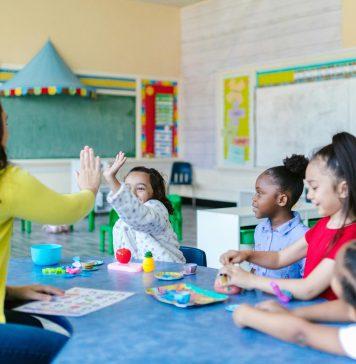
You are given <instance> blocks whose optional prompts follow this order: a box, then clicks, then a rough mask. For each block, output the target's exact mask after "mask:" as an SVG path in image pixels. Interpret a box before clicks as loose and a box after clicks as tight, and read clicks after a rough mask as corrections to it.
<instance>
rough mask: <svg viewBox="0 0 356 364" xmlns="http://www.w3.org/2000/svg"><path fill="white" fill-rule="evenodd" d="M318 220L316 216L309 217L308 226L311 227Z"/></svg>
mask: <svg viewBox="0 0 356 364" xmlns="http://www.w3.org/2000/svg"><path fill="white" fill-rule="evenodd" d="M318 221H319V218H316V219H309V220H308V226H309V227H310V228H312V227H313V226H314V225H316V223H317V222H318Z"/></svg>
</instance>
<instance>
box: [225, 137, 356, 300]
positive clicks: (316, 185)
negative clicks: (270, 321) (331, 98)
mask: <svg viewBox="0 0 356 364" xmlns="http://www.w3.org/2000/svg"><path fill="white" fill-rule="evenodd" d="M306 182H307V184H308V186H309V189H308V191H309V192H308V198H309V199H310V200H312V202H313V204H314V205H315V206H316V207H317V208H318V212H319V214H320V215H322V216H325V217H323V218H322V219H320V220H319V222H318V223H317V224H316V225H315V226H314V227H313V228H312V229H310V230H309V231H308V232H307V233H306V234H305V236H304V237H302V238H301V239H299V240H297V241H296V242H295V243H294V244H292V245H290V246H289V247H287V248H286V249H283V250H281V251H279V252H260V251H259V252H257V251H252V250H246V251H235V250H230V251H228V252H226V253H224V254H223V255H222V256H221V257H220V261H221V263H222V264H223V265H224V267H223V268H222V269H221V270H220V273H221V274H226V275H227V277H228V280H227V283H226V285H236V286H238V287H241V288H246V289H254V288H255V289H259V290H262V291H264V292H267V293H271V294H273V293H274V292H273V289H272V287H271V282H272V279H270V278H266V277H260V276H256V275H253V274H251V273H248V272H246V271H244V270H242V269H241V268H240V267H238V266H234V264H235V263H241V262H243V261H245V260H246V261H248V262H251V263H254V264H257V265H260V266H262V267H265V268H268V269H280V268H282V267H286V266H288V265H290V264H293V263H295V262H297V261H298V260H300V259H302V258H304V257H306V263H305V270H304V278H303V279H273V281H274V282H275V283H277V284H278V285H279V287H280V288H281V289H284V290H288V291H290V292H291V293H292V295H293V297H294V298H297V299H301V300H309V299H312V298H315V297H317V296H319V295H320V296H322V297H325V298H327V299H335V298H336V296H335V294H334V293H333V291H332V290H331V288H330V282H331V277H332V274H333V269H334V265H335V260H334V258H335V255H336V253H337V252H338V250H339V249H340V248H341V247H342V246H343V245H344V244H345V243H346V242H348V241H350V240H352V239H355V238H356V222H355V220H356V138H355V136H353V135H351V134H349V133H346V132H343V133H339V134H336V135H334V136H333V139H332V143H331V144H329V145H327V146H325V147H323V148H321V149H320V150H319V151H318V152H316V153H315V154H314V156H313V157H312V159H311V160H310V162H309V164H308V167H307V170H306Z"/></svg>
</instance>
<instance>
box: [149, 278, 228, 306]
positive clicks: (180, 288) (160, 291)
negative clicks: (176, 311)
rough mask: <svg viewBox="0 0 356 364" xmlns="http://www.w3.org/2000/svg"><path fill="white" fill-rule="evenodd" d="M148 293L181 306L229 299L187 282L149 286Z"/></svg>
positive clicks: (200, 304)
mask: <svg viewBox="0 0 356 364" xmlns="http://www.w3.org/2000/svg"><path fill="white" fill-rule="evenodd" d="M146 293H147V294H149V295H151V296H153V297H154V298H156V299H157V300H158V301H161V302H164V303H168V304H170V305H175V306H177V307H181V308H185V307H190V306H202V305H208V304H210V303H216V302H223V301H225V300H227V299H228V296H227V295H224V294H220V293H216V292H214V291H210V290H207V289H202V288H200V287H197V286H194V285H193V284H185V283H179V284H172V285H169V286H161V287H152V288H147V289H146Z"/></svg>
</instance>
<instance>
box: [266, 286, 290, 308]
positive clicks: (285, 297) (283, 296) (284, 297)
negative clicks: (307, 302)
mask: <svg viewBox="0 0 356 364" xmlns="http://www.w3.org/2000/svg"><path fill="white" fill-rule="evenodd" d="M270 285H271V287H272V289H273V292H274V293H275V295H276V296H277V298H278V301H279V302H280V303H282V304H286V303H288V302H289V301H290V300H291V299H292V298H293V295H292V293H291V292H289V291H287V290H281V289H280V288H279V286H278V284H277V283H276V282H273V281H272V282H270Z"/></svg>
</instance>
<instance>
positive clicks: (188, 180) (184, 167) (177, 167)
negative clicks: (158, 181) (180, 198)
mask: <svg viewBox="0 0 356 364" xmlns="http://www.w3.org/2000/svg"><path fill="white" fill-rule="evenodd" d="M192 182H193V171H192V165H191V164H190V163H188V162H173V164H172V172H171V179H170V182H169V183H170V184H171V185H191V184H192Z"/></svg>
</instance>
